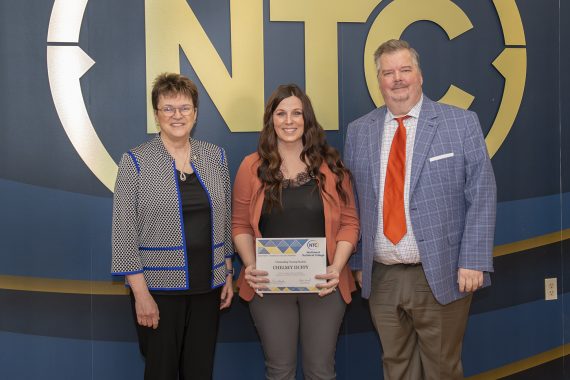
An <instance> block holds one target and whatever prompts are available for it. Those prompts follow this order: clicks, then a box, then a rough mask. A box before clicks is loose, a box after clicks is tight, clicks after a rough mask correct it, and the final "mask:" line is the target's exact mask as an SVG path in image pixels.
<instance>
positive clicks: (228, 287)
mask: <svg viewBox="0 0 570 380" xmlns="http://www.w3.org/2000/svg"><path fill="white" fill-rule="evenodd" d="M232 280H233V278H232V276H231V275H228V276H227V277H226V284H225V285H224V287H223V288H222V295H221V299H220V310H222V309H225V308H228V307H230V305H231V304H232V298H233V297H234V286H233V281H232Z"/></svg>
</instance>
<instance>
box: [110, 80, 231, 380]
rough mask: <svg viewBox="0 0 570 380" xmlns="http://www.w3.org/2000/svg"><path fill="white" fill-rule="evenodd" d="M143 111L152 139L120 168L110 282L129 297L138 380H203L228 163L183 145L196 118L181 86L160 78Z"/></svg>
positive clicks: (220, 262) (222, 283) (226, 215)
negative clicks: (139, 360)
mask: <svg viewBox="0 0 570 380" xmlns="http://www.w3.org/2000/svg"><path fill="white" fill-rule="evenodd" d="M152 106H153V107H154V115H155V118H156V123H157V124H158V126H159V127H160V134H159V135H157V136H156V137H154V138H152V139H151V140H150V141H148V142H146V143H144V144H142V145H139V146H138V147H136V148H133V149H131V150H130V151H128V152H127V153H125V154H124V155H123V157H122V159H121V163H120V165H119V174H118V177H117V183H116V186H115V195H114V202H113V260H112V273H113V274H114V275H124V276H125V277H126V282H127V285H128V286H129V287H130V289H131V300H132V305H133V314H134V318H135V320H136V324H137V332H138V338H139V345H140V349H141V352H142V354H143V355H144V357H145V361H146V365H145V379H175V378H180V379H190V378H196V379H207V378H211V377H212V368H213V358H214V348H215V343H216V336H217V330H218V320H219V312H220V309H223V308H227V307H229V306H230V303H231V300H232V297H233V288H232V274H233V270H232V261H231V258H232V254H233V246H232V242H231V231H230V220H231V219H230V215H231V214H230V210H231V207H230V203H231V199H230V194H229V193H230V190H229V189H230V180H229V173H228V165H227V157H226V154H225V152H224V150H223V149H222V148H220V147H217V146H215V145H213V144H210V143H207V142H203V141H198V140H195V139H192V138H190V132H191V131H192V128H193V127H194V124H195V123H196V117H197V115H198V91H197V88H196V86H195V84H194V83H193V82H192V81H191V80H190V79H188V78H186V77H184V76H182V75H178V74H161V75H159V76H158V77H157V78H156V80H155V82H154V86H153V89H152ZM178 376H179V377H178Z"/></svg>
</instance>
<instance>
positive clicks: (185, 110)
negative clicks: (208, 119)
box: [158, 105, 194, 117]
mask: <svg viewBox="0 0 570 380" xmlns="http://www.w3.org/2000/svg"><path fill="white" fill-rule="evenodd" d="M158 110H159V111H162V113H163V114H165V115H166V116H169V117H172V116H174V115H175V114H176V110H178V111H180V114H181V115H182V116H190V114H191V113H192V112H193V111H194V106H191V105H185V106H182V107H172V106H164V107H162V108H158Z"/></svg>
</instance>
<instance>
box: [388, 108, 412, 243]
mask: <svg viewBox="0 0 570 380" xmlns="http://www.w3.org/2000/svg"><path fill="white" fill-rule="evenodd" d="M409 117H410V116H403V117H397V118H396V121H397V122H398V129H396V133H395V134H394V140H392V147H391V148H390V156H389V157H388V167H387V168H386V181H385V183H384V204H383V214H384V215H383V217H384V235H386V237H387V238H388V240H390V241H391V242H392V244H398V242H399V241H400V240H402V238H403V237H404V235H405V234H406V231H407V229H406V213H405V211H404V179H405V177H406V128H405V127H404V120H405V119H407V118H409Z"/></svg>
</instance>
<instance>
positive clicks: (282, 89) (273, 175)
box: [257, 84, 350, 211]
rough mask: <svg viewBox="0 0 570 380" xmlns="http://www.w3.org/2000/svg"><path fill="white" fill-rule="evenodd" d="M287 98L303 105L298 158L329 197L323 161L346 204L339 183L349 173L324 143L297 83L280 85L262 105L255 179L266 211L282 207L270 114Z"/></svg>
mask: <svg viewBox="0 0 570 380" xmlns="http://www.w3.org/2000/svg"><path fill="white" fill-rule="evenodd" d="M290 96H296V97H297V98H299V99H300V100H301V103H302V105H303V120H304V122H305V128H304V132H303V138H302V141H303V150H302V152H301V155H300V159H301V161H303V162H305V163H307V165H308V169H307V173H308V174H309V175H310V176H311V177H313V178H316V180H317V183H318V186H319V188H320V190H321V193H322V194H324V195H328V196H330V194H328V193H327V192H326V190H325V176H324V175H323V174H322V173H321V172H320V170H319V168H320V166H321V164H322V163H323V161H325V162H326V164H327V165H328V167H329V168H330V170H331V171H332V172H333V174H334V175H335V182H336V191H337V193H338V196H339V198H340V199H341V200H342V202H344V203H345V204H346V203H347V202H348V194H347V193H346V191H345V190H344V189H343V188H342V182H343V180H344V178H345V176H349V177H350V172H349V171H348V169H347V168H346V167H345V166H344V164H343V162H342V160H341V159H340V154H339V152H338V151H337V150H336V149H335V148H333V147H332V146H330V145H329V144H328V143H327V140H326V137H325V131H324V130H323V128H322V127H321V125H320V124H319V123H318V122H317V118H316V116H315V111H314V110H313V106H312V104H311V100H310V99H309V97H308V96H307V95H306V94H305V93H304V92H303V90H301V89H300V88H299V86H297V85H296V84H285V85H280V86H279V87H277V89H275V91H273V93H272V94H271V96H270V97H269V100H268V101H267V104H266V105H265V113H264V115H263V129H262V131H261V134H260V136H259V144H258V146H257V152H258V154H259V157H260V159H261V164H260V165H259V168H258V169H257V176H258V177H259V179H260V180H261V183H262V184H263V187H262V191H265V199H266V202H267V207H268V210H269V211H270V210H271V209H273V207H279V208H281V207H282V203H281V191H282V181H283V175H282V173H281V163H282V160H281V156H280V155H279V150H278V149H277V134H276V133H275V128H274V126H273V112H275V109H276V108H277V107H278V106H279V103H281V101H283V99H286V98H288V97H290Z"/></svg>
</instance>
